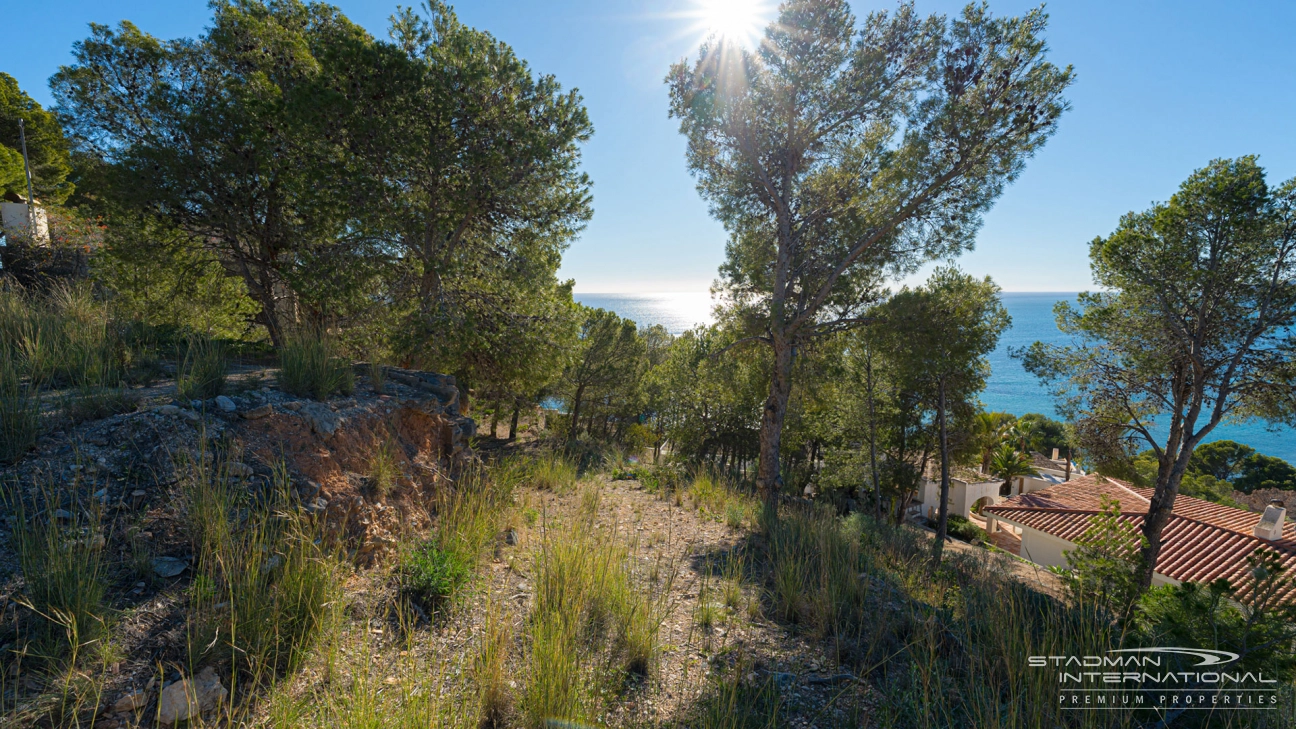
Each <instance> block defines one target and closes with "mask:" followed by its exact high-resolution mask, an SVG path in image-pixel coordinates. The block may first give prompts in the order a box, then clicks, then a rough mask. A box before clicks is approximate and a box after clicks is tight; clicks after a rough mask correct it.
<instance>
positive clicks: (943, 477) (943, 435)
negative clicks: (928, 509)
mask: <svg viewBox="0 0 1296 729" xmlns="http://www.w3.org/2000/svg"><path fill="white" fill-rule="evenodd" d="M936 426H937V428H938V429H939V432H940V507H939V510H938V511H937V516H936V542H935V544H934V545H933V547H932V562H931V567H932V570H935V569H936V568H937V567H940V562H941V552H942V551H943V550H944V549H945V533H946V531H948V529H949V488H950V479H949V432H948V429H947V428H946V427H945V378H943V377H942V378H941V380H940V383H939V384H938V386H937V397H936Z"/></svg>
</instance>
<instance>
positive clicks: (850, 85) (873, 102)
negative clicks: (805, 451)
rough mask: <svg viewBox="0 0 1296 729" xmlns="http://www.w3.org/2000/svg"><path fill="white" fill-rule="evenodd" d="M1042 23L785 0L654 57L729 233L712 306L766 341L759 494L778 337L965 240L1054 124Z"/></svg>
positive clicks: (775, 481) (848, 311) (775, 389)
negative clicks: (670, 54)
mask: <svg viewBox="0 0 1296 729" xmlns="http://www.w3.org/2000/svg"><path fill="white" fill-rule="evenodd" d="M1045 25H1046V16H1045V15H1044V13H1043V12H1042V11H1041V10H1033V11H1030V12H1029V13H1027V14H1026V15H1025V16H1023V17H1019V18H994V17H991V16H990V14H989V11H988V10H987V9H986V7H985V6H984V5H969V6H967V8H966V9H965V10H964V12H963V14H962V15H961V16H960V17H957V18H955V19H953V20H946V18H945V17H944V16H933V17H931V18H928V19H926V20H923V19H920V18H919V17H917V15H916V14H915V12H914V9H913V7H912V6H909V5H904V6H901V7H900V8H899V9H898V10H897V11H895V12H894V13H886V12H876V13H873V14H871V15H869V16H868V18H867V19H866V21H865V22H863V23H860V24H858V28H857V23H856V18H855V17H854V16H853V15H852V14H851V11H850V8H849V6H848V4H847V3H846V2H845V0H831V1H829V2H820V1H816V0H792V1H791V2H787V3H784V4H782V5H781V6H780V7H779V11H778V17H777V18H775V19H774V21H773V22H771V23H770V25H769V26H768V28H767V29H766V31H765V37H764V39H763V41H762V42H761V43H760V44H759V45H758V46H757V48H756V49H755V50H750V51H749V50H747V49H744V48H737V47H735V46H733V45H732V44H727V43H722V42H719V41H715V40H713V41H711V42H708V43H704V44H703V45H702V46H701V48H700V49H699V51H698V58H697V60H696V62H690V61H687V60H685V61H680V62H679V63H677V64H675V65H674V66H672V68H671V70H670V74H669V75H668V76H667V79H666V83H667V85H668V86H669V93H670V100H671V107H670V113H671V116H672V117H673V118H677V119H679V121H680V133H681V134H683V135H684V136H685V138H686V139H687V142H688V152H687V159H688V164H689V168H690V170H691V171H692V172H693V173H694V175H695V176H696V177H697V179H698V190H699V192H700V193H701V195H702V196H703V197H704V198H706V199H707V201H708V202H709V203H710V204H711V210H712V213H713V214H714V215H715V216H716V217H717V218H719V219H720V221H721V222H722V223H723V224H724V226H725V229H726V230H727V231H729V234H730V238H729V243H728V246H727V251H726V259H725V263H724V265H723V266H722V267H721V281H720V283H719V284H718V287H719V288H720V289H721V291H722V292H723V294H724V296H725V298H726V300H727V309H728V310H727V311H726V312H725V317H726V318H727V319H729V320H731V321H732V322H734V324H735V330H736V333H737V334H738V336H739V337H740V338H759V341H763V342H764V343H766V344H768V345H769V346H770V348H771V350H772V352H771V353H772V362H771V365H772V368H771V370H770V372H769V379H768V380H767V381H766V382H767V387H768V389H767V393H768V399H767V412H766V414H765V415H764V416H763V417H762V420H761V464H760V474H759V480H760V482H761V486H762V488H763V489H764V490H765V491H766V493H767V494H768V495H772V494H773V491H774V490H775V489H776V488H778V486H779V485H780V483H781V482H782V481H783V473H782V470H781V469H780V467H779V464H778V460H779V458H780V455H781V453H780V450H781V438H782V430H783V427H784V425H785V422H786V421H787V419H788V415H789V410H788V403H789V398H790V396H791V389H792V382H793V363H794V359H795V358H794V357H793V351H798V352H799V351H800V350H802V349H804V348H805V347H806V346H808V345H809V343H810V342H811V341H813V340H814V339H815V338H817V337H820V336H823V335H828V334H832V333H834V332H837V331H840V330H842V329H848V328H851V327H853V326H857V325H859V324H860V323H861V322H862V321H864V320H865V319H866V318H868V317H866V316H865V312H866V310H867V309H868V307H869V306H870V305H871V304H872V303H873V302H874V301H875V300H876V298H877V296H878V293H879V289H880V280H881V278H882V276H883V275H885V274H887V273H907V272H909V271H911V270H913V269H915V268H916V267H917V266H918V265H920V264H921V263H922V262H923V261H925V260H930V259H936V258H948V257H952V256H953V255H955V254H957V253H958V252H960V251H962V250H964V249H966V248H968V247H970V244H971V241H972V239H973V238H974V236H975V231H976V229H977V228H978V226H979V225H980V221H981V214H982V213H983V212H984V211H985V210H986V209H988V208H989V206H990V205H991V204H992V203H993V202H994V200H995V199H996V198H997V197H998V196H999V194H1000V193H1001V192H1002V190H1003V188H1004V186H1005V185H1006V184H1007V183H1008V182H1010V181H1011V180H1012V179H1014V178H1015V177H1016V175H1017V174H1018V173H1019V172H1020V171H1021V169H1022V167H1023V166H1024V164H1025V161H1026V159H1028V158H1029V157H1030V156H1031V155H1032V154H1033V153H1034V152H1035V151H1036V150H1038V149H1039V148H1040V147H1041V146H1042V145H1043V144H1044V142H1045V140H1047V138H1048V137H1049V136H1050V135H1051V134H1052V133H1053V131H1054V129H1055V128H1056V125H1057V122H1058V119H1059V118H1060V116H1061V114H1062V113H1063V112H1064V111H1065V110H1066V108H1067V103H1066V102H1065V100H1064V99H1063V98H1062V93H1063V91H1064V90H1065V89H1066V88H1067V86H1069V85H1070V83H1071V81H1072V74H1071V70H1070V69H1069V68H1067V69H1059V68H1057V67H1056V66H1054V65H1053V64H1051V63H1049V62H1048V61H1047V60H1046V59H1045V51H1046V46H1045V44H1044V40H1043V38H1042V35H1043V32H1044V28H1045ZM793 98H795V99H797V101H796V103H793V104H789V103H788V101H787V100H788V99H793Z"/></svg>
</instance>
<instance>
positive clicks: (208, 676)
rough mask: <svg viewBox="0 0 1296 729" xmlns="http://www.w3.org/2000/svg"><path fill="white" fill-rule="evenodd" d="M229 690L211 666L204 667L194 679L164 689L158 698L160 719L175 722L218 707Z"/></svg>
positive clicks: (165, 721) (170, 722)
mask: <svg viewBox="0 0 1296 729" xmlns="http://www.w3.org/2000/svg"><path fill="white" fill-rule="evenodd" d="M228 695H229V691H227V690H226V689H225V687H224V686H222V685H221V682H220V678H218V677H217V676H216V671H215V670H214V669H212V667H211V666H208V667H207V668H204V669H203V670H202V671H200V672H199V673H198V675H197V676H195V677H193V678H192V679H184V680H182V681H176V682H175V683H173V684H171V685H170V686H167V687H166V688H164V689H162V697H161V698H160V699H158V721H160V722H162V723H163V724H167V725H170V724H174V723H176V722H177V721H184V720H186V719H191V718H193V717H195V716H198V715H199V714H201V713H202V712H204V711H209V710H211V709H214V708H216V705H217V704H219V703H220V702H221V701H222V700H224V699H225V697H226V696H228Z"/></svg>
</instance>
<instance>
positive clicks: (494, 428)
mask: <svg viewBox="0 0 1296 729" xmlns="http://www.w3.org/2000/svg"><path fill="white" fill-rule="evenodd" d="M502 406H503V403H501V402H500V399H499V397H496V398H495V404H494V405H493V406H491V437H492V438H498V437H499V421H500V407H502Z"/></svg>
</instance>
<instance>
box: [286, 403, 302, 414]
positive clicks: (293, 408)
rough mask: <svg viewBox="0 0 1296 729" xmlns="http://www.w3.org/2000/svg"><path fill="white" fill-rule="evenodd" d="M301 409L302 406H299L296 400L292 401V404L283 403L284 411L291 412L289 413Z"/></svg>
mask: <svg viewBox="0 0 1296 729" xmlns="http://www.w3.org/2000/svg"><path fill="white" fill-rule="evenodd" d="M301 408H302V404H301V403H300V402H298V401H297V400H293V401H292V402H286V403H284V409H285V410H291V411H293V412H297V411H298V410H301Z"/></svg>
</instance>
